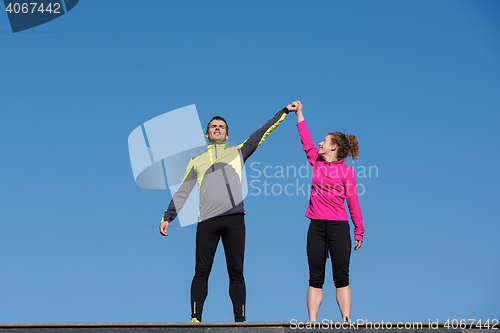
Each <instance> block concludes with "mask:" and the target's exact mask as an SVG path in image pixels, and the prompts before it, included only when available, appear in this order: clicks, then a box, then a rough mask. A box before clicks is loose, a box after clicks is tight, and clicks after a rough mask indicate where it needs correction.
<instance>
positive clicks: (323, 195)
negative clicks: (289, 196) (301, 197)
mask: <svg viewBox="0 0 500 333" xmlns="http://www.w3.org/2000/svg"><path fill="white" fill-rule="evenodd" d="M297 128H298V129H299V135H300V141H302V147H303V148H304V151H305V152H306V155H307V160H308V161H309V163H310V164H311V165H312V167H313V177H312V186H311V198H310V199H309V205H308V206H307V212H306V217H308V218H310V219H317V220H331V221H349V219H348V217H347V211H346V209H345V206H344V200H345V199H347V206H348V207H349V213H350V214H351V219H352V222H353V223H354V239H356V240H363V233H364V231H365V229H364V228H363V216H362V215H361V210H360V209H359V201H358V192H357V191H356V174H355V172H354V170H353V169H352V168H351V167H349V166H347V165H345V164H344V161H343V160H340V161H337V162H327V161H326V160H325V159H324V158H323V157H322V156H319V155H318V148H316V146H315V145H314V143H313V141H312V138H311V133H309V129H308V128H307V125H306V122H305V121H301V122H300V123H298V124H297Z"/></svg>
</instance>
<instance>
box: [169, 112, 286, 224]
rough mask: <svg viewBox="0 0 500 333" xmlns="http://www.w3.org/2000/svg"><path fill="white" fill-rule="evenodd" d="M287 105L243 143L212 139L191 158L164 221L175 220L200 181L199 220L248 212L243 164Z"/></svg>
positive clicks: (270, 130) (282, 113)
mask: <svg viewBox="0 0 500 333" xmlns="http://www.w3.org/2000/svg"><path fill="white" fill-rule="evenodd" d="M288 112H289V111H288V109H287V108H284V109H283V110H281V111H279V112H278V113H276V114H275V115H274V117H272V118H271V119H269V120H268V121H267V123H266V124H265V125H264V126H262V127H261V128H259V129H258V130H257V131H255V132H254V133H253V134H252V135H250V137H248V139H246V140H245V142H243V143H242V144H240V145H237V146H233V147H226V145H225V144H224V143H211V144H209V145H208V147H207V151H206V152H205V153H203V154H201V155H199V156H196V157H193V158H191V160H190V161H189V164H188V166H187V168H186V172H185V173H184V178H183V179H182V183H181V185H180V186H179V188H178V189H177V192H175V194H174V196H173V198H172V201H170V204H169V206H168V209H167V211H166V212H165V214H164V216H163V218H162V222H163V221H169V222H170V221H173V220H174V219H175V218H176V217H177V214H178V213H179V212H180V210H181V209H182V207H183V206H184V203H185V202H186V200H187V198H188V196H189V194H190V193H191V190H192V189H193V187H194V185H195V184H196V183H198V189H199V196H200V211H199V215H198V221H199V222H201V221H204V220H207V219H209V218H212V217H215V216H221V215H229V214H236V213H244V212H245V210H244V208H243V196H242V191H241V181H242V170H243V164H244V163H245V161H246V160H247V158H249V157H250V156H251V155H252V154H253V153H254V152H255V150H257V148H258V147H259V146H260V144H261V143H262V142H263V141H264V140H265V139H266V138H267V136H268V135H269V133H271V132H272V131H273V130H274V129H275V128H276V127H277V126H278V125H279V124H280V123H281V122H282V121H283V119H285V117H286V116H287V114H288Z"/></svg>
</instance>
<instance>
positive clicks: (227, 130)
mask: <svg viewBox="0 0 500 333" xmlns="http://www.w3.org/2000/svg"><path fill="white" fill-rule="evenodd" d="M213 120H222V121H223V122H224V123H225V124H226V135H229V126H227V121H226V119H224V118H222V117H221V116H215V117H213V118H212V119H210V121H209V122H208V124H207V131H206V132H205V133H206V134H208V128H209V127H210V123H211V122H212V121H213Z"/></svg>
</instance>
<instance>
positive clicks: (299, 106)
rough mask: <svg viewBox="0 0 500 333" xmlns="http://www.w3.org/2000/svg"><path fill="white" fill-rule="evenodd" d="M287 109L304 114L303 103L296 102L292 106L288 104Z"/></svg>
mask: <svg viewBox="0 0 500 333" xmlns="http://www.w3.org/2000/svg"><path fill="white" fill-rule="evenodd" d="M286 108H287V109H288V110H289V111H291V112H302V103H300V101H295V102H293V103H292V104H288V105H287V106H286Z"/></svg>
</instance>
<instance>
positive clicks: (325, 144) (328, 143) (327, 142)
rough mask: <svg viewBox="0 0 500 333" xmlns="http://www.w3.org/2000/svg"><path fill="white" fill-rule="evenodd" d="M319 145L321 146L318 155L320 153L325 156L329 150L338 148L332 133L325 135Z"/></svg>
mask: <svg viewBox="0 0 500 333" xmlns="http://www.w3.org/2000/svg"><path fill="white" fill-rule="evenodd" d="M318 146H319V151H318V155H320V156H324V155H326V154H328V153H329V152H331V151H332V150H335V149H334V148H337V145H336V144H333V145H332V136H331V135H327V136H326V137H325V139H324V140H323V141H322V142H320V143H319V144H318Z"/></svg>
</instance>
